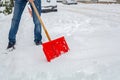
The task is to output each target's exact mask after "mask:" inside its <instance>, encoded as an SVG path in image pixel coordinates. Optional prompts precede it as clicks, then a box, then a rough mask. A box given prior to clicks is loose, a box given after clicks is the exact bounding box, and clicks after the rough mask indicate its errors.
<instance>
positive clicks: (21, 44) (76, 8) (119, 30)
mask: <svg viewBox="0 0 120 80" xmlns="http://www.w3.org/2000/svg"><path fill="white" fill-rule="evenodd" d="M11 18H12V15H9V16H4V15H3V14H0V80H120V76H119V74H120V4H81V3H80V4H78V5H63V4H58V12H52V13H44V14H42V18H43V21H44V23H45V25H46V27H47V29H48V31H49V33H50V35H51V37H52V39H56V38H58V37H61V36H64V37H65V39H66V41H67V43H68V45H69V47H70V51H69V52H68V53H66V54H64V55H61V56H60V57H58V58H56V59H54V60H52V61H51V62H50V63H49V62H47V61H46V58H45V55H44V52H43V50H42V46H35V45H34V42H33V29H34V25H33V22H32V18H31V17H30V15H29V14H28V10H27V8H26V9H25V11H24V14H23V16H22V20H21V23H20V27H19V31H18V34H17V44H16V49H15V50H14V51H13V52H10V53H9V54H4V51H5V49H6V47H7V44H8V32H9V29H10V24H11ZM42 34H43V42H47V41H48V40H47V39H46V37H45V34H44V32H43V33H42Z"/></svg>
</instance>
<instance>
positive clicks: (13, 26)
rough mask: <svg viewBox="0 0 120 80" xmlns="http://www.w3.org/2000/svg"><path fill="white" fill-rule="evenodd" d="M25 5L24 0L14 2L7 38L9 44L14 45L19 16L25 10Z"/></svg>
mask: <svg viewBox="0 0 120 80" xmlns="http://www.w3.org/2000/svg"><path fill="white" fill-rule="evenodd" d="M26 3H27V1H26V0H15V6H14V13H13V18H12V22H11V28H10V31H9V37H8V39H9V42H13V43H16V34H17V31H18V27H19V22H20V19H21V15H22V12H23V10H24V8H25V5H26Z"/></svg>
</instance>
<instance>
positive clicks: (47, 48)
mask: <svg viewBox="0 0 120 80" xmlns="http://www.w3.org/2000/svg"><path fill="white" fill-rule="evenodd" d="M31 5H32V7H33V9H34V11H35V13H36V15H37V17H38V19H39V21H40V23H41V25H42V27H43V30H44V31H45V34H46V36H47V38H48V40H49V42H46V43H43V44H42V46H43V51H44V53H45V56H46V58H47V61H48V62H50V61H51V60H52V59H54V58H56V57H59V56H60V55H61V54H62V53H65V52H68V50H69V47H68V45H67V43H66V41H65V38H64V36H62V37H60V38H57V39H55V40H51V38H50V36H49V34H48V31H47V30H46V28H45V25H44V23H43V21H42V18H41V17H40V15H39V13H38V11H37V8H36V6H35V4H34V2H31Z"/></svg>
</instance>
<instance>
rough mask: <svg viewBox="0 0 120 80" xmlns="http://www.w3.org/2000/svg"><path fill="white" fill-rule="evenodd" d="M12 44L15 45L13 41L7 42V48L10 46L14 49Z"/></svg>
mask: <svg viewBox="0 0 120 80" xmlns="http://www.w3.org/2000/svg"><path fill="white" fill-rule="evenodd" d="M14 45H15V43H14V42H9V43H8V46H7V49H10V48H13V49H14V48H15V47H14Z"/></svg>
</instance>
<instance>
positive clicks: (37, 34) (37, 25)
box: [32, 0, 42, 45]
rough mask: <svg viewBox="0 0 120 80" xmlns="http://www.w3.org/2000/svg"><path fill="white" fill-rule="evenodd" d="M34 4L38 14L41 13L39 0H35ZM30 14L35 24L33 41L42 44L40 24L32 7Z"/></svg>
mask: <svg viewBox="0 0 120 80" xmlns="http://www.w3.org/2000/svg"><path fill="white" fill-rule="evenodd" d="M34 3H35V6H36V8H37V10H38V12H39V14H40V15H41V0H35V1H34ZM32 15H33V22H34V24H35V28H34V42H35V43H36V45H39V44H42V42H41V40H42V35H41V31H42V29H41V24H40V22H39V20H38V18H37V16H36V14H35V12H34V10H33V8H32Z"/></svg>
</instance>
